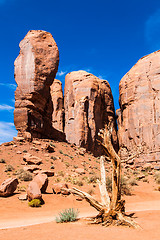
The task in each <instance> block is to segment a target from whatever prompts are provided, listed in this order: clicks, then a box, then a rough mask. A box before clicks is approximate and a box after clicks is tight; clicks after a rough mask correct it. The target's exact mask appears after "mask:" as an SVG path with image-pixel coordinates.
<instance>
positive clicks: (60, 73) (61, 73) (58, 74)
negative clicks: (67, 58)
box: [57, 71, 67, 77]
mask: <svg viewBox="0 0 160 240" xmlns="http://www.w3.org/2000/svg"><path fill="white" fill-rule="evenodd" d="M66 73H67V71H64V72H63V71H60V72H58V73H57V76H59V77H61V76H63V75H65V74H66Z"/></svg>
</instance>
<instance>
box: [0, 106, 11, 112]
mask: <svg viewBox="0 0 160 240" xmlns="http://www.w3.org/2000/svg"><path fill="white" fill-rule="evenodd" d="M13 109H14V107H12V106H10V105H7V104H1V105H0V111H12V110H13Z"/></svg>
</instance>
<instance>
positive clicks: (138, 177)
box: [137, 174, 145, 179]
mask: <svg viewBox="0 0 160 240" xmlns="http://www.w3.org/2000/svg"><path fill="white" fill-rule="evenodd" d="M143 178H145V175H143V174H142V175H138V176H137V179H143Z"/></svg>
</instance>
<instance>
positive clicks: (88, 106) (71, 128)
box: [64, 71, 118, 154]
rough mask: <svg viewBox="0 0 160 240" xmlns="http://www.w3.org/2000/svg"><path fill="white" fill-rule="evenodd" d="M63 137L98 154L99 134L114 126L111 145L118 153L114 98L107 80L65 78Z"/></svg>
mask: <svg viewBox="0 0 160 240" xmlns="http://www.w3.org/2000/svg"><path fill="white" fill-rule="evenodd" d="M64 108H65V134H66V140H67V141H68V142H69V143H74V144H76V145H77V146H80V147H84V148H86V149H87V150H90V151H92V152H94V153H95V154H100V153H101V152H102V148H101V147H100V146H99V145H98V143H97V141H96V139H97V138H98V131H99V129H101V128H104V126H105V123H108V122H113V133H112V137H113V144H114V147H115V148H116V149H117V150H118V144H117V132H116V121H115V112H114V104H113V97H112V93H111V89H110V85H109V83H108V82H107V81H106V80H101V79H99V78H98V77H96V76H94V75H92V74H90V73H88V72H85V71H75V72H71V73H69V74H67V75H66V78H65V90H64Z"/></svg>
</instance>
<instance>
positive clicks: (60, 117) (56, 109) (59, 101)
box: [51, 79, 64, 132]
mask: <svg viewBox="0 0 160 240" xmlns="http://www.w3.org/2000/svg"><path fill="white" fill-rule="evenodd" d="M51 98H52V103H53V113H52V126H53V127H54V128H55V129H57V130H59V131H62V132H63V130H64V101H63V91H62V83H61V81H59V80H57V79H55V80H54V82H53V84H52V85H51Z"/></svg>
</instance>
